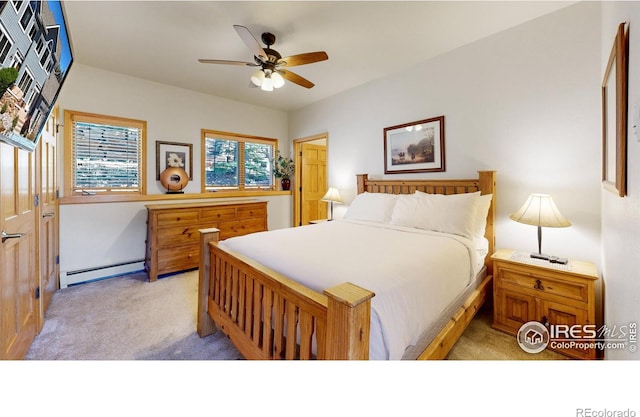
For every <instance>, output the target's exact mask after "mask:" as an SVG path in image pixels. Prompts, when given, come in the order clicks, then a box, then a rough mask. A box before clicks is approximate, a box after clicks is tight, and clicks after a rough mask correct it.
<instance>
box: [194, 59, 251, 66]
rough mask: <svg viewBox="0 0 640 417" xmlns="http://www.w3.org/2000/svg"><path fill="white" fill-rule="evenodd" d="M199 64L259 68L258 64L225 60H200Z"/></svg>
mask: <svg viewBox="0 0 640 417" xmlns="http://www.w3.org/2000/svg"><path fill="white" fill-rule="evenodd" d="M198 62H201V63H203V64H225V65H246V66H249V67H257V66H258V64H256V63H255V62H244V61H227V60H224V59H199V60H198Z"/></svg>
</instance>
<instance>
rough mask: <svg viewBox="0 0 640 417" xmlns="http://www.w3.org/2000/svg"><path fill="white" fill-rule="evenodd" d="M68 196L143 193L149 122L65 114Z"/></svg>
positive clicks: (74, 113)
mask: <svg viewBox="0 0 640 417" xmlns="http://www.w3.org/2000/svg"><path fill="white" fill-rule="evenodd" d="M65 128H66V135H67V139H66V143H67V144H69V151H68V152H67V154H66V155H65V158H66V161H65V162H66V163H65V165H66V166H67V170H68V174H67V177H68V180H69V183H68V185H67V193H68V195H73V194H76V195H77V194H93V193H111V194H116V193H133V194H144V172H145V171H144V168H145V166H144V165H145V164H144V161H145V142H146V130H147V123H146V122H145V121H141V120H132V119H123V118H119V117H111V116H101V115H96V114H87V113H79V112H75V111H69V110H67V111H65Z"/></svg>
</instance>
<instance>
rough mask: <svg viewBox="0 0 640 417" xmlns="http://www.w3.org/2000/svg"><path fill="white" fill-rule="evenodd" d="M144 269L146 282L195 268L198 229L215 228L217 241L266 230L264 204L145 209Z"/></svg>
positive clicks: (201, 205)
mask: <svg viewBox="0 0 640 417" xmlns="http://www.w3.org/2000/svg"><path fill="white" fill-rule="evenodd" d="M146 207H147V240H146V244H147V251H146V256H145V269H146V270H147V272H148V273H149V281H155V280H157V279H158V275H163V274H168V273H172V272H178V271H184V270H187V269H194V268H197V267H198V262H199V255H200V252H199V247H198V244H199V239H200V238H199V234H198V229H207V228H211V227H215V228H217V229H219V230H220V240H222V239H226V238H229V237H233V236H241V235H246V234H248V233H253V232H260V231H264V230H267V202H266V201H255V200H243V201H224V202H215V203H187V204H152V205H147V206H146Z"/></svg>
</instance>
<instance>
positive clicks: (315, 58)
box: [276, 51, 329, 67]
mask: <svg viewBox="0 0 640 417" xmlns="http://www.w3.org/2000/svg"><path fill="white" fill-rule="evenodd" d="M327 59H329V56H328V55H327V53H326V52H324V51H318V52H307V53H306V54H298V55H291V56H287V57H284V58H282V59H279V60H278V62H277V63H276V65H278V66H282V67H294V66H296V65H305V64H312V63H314V62H320V61H326V60H327Z"/></svg>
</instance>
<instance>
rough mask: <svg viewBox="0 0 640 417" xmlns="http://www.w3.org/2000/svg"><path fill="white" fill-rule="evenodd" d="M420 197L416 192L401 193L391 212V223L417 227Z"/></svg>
mask: <svg viewBox="0 0 640 417" xmlns="http://www.w3.org/2000/svg"><path fill="white" fill-rule="evenodd" d="M417 206H418V197H417V196H416V195H415V194H401V195H399V196H398V198H397V199H396V205H395V206H394V207H393V213H391V221H390V222H389V223H391V224H393V225H396V226H406V227H416V225H415V224H416V220H415V219H416V208H417Z"/></svg>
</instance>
